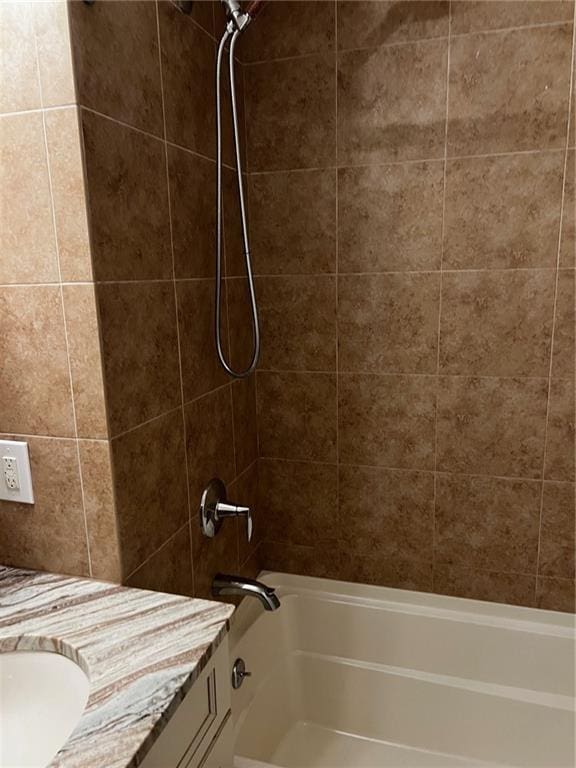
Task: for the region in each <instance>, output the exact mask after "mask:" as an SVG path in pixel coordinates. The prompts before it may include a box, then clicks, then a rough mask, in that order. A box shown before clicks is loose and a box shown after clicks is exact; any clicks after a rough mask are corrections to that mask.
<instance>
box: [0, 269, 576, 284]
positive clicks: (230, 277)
mask: <svg viewBox="0 0 576 768" xmlns="http://www.w3.org/2000/svg"><path fill="white" fill-rule="evenodd" d="M556 271H558V272H574V271H575V270H574V267H559V268H558V269H557V268H556V267H546V266H537V267H511V268H509V269H508V268H506V267H494V268H478V269H442V270H440V269H403V270H380V271H377V272H374V271H372V272H273V273H264V272H261V273H258V272H255V273H254V277H255V278H258V279H267V280H268V279H272V278H275V279H280V278H285V279H289V278H296V277H302V278H304V277H323V278H332V279H333V278H334V277H343V278H345V277H378V276H385V275H439V274H440V273H441V272H442V274H461V273H482V274H483V273H513V272H556ZM245 279H246V277H245V275H228V276H224V277H223V280H245ZM172 282H176V283H177V284H178V283H213V282H214V277H176V278H175V279H173V278H171V277H161V278H143V279H128V280H94V281H90V280H63V281H62V282H60V281H57V280H56V281H53V282H40V283H35V282H29V283H0V288H50V287H58V286H60V285H62V286H67V285H70V286H76V285H94V286H100V285H134V284H137V285H139V284H143V285H149V284H162V283H172Z"/></svg>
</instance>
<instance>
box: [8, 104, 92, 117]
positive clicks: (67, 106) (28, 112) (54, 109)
mask: <svg viewBox="0 0 576 768" xmlns="http://www.w3.org/2000/svg"><path fill="white" fill-rule="evenodd" d="M77 106H78V105H77V104H76V103H75V102H71V103H68V102H67V103H66V104H53V105H52V106H50V107H44V106H41V107H34V108H33V109H16V110H14V111H13V112H1V113H0V119H1V118H3V117H19V116H20V115H34V114H41V113H42V112H57V111H58V110H60V109H62V110H64V109H70V108H71V107H77Z"/></svg>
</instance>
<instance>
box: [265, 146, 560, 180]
mask: <svg viewBox="0 0 576 768" xmlns="http://www.w3.org/2000/svg"><path fill="white" fill-rule="evenodd" d="M563 151H564V147H563V146H561V147H542V148H538V147H536V148H534V149H519V150H513V151H510V152H484V153H476V154H469V155H448V157H447V160H448V162H449V163H451V162H454V161H459V160H482V159H490V158H495V157H496V158H497V157H503V158H505V157H516V156H522V155H543V154H551V153H554V152H563ZM443 162H444V155H442V156H441V157H420V158H407V159H404V160H381V161H380V162H378V161H375V162H371V163H336V164H334V163H332V164H328V165H322V166H320V165H318V166H309V167H303V168H275V169H273V170H267V171H251V174H252V175H254V176H271V175H274V174H282V173H311V172H319V171H329V170H333V169H334V168H336V169H337V170H346V169H354V168H386V167H388V166H391V167H394V166H398V165H424V164H428V163H443Z"/></svg>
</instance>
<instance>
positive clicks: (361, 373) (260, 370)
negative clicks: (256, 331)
mask: <svg viewBox="0 0 576 768" xmlns="http://www.w3.org/2000/svg"><path fill="white" fill-rule="evenodd" d="M258 373H267V374H268V373H282V374H294V375H298V374H307V375H310V376H318V375H322V376H371V377H377V376H378V377H381V378H394V377H397V378H400V377H402V378H408V377H414V378H427V379H437V380H439V381H440V380H443V379H478V380H488V381H493V380H502V381H517V380H520V381H540V382H544V381H548V376H520V375H517V374H514V375H511V376H501V375H490V374H487V375H486V374H481V375H480V374H475V373H472V374H470V373H439V374H437V373H435V372H432V373H413V372H407V371H366V370H360V369H358V370H339V371H337V370H336V369H332V370H328V369H321V370H311V369H308V368H258ZM554 380H562V381H566V382H570V381H572V379H571V378H570V377H566V376H555V377H554Z"/></svg>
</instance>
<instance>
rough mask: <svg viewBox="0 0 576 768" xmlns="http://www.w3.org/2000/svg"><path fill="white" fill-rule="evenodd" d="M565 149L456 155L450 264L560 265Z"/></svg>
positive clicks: (450, 183)
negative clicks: (474, 155)
mask: <svg viewBox="0 0 576 768" xmlns="http://www.w3.org/2000/svg"><path fill="white" fill-rule="evenodd" d="M563 173H564V152H562V151H559V152H546V153H544V152H542V153H535V154H527V155H506V156H502V157H477V158H466V159H464V160H451V161H449V162H448V165H447V173H446V214H445V228H444V257H443V265H444V268H445V269H497V268H510V269H514V268H524V267H554V266H556V256H557V249H558V228H559V225H560V207H561V206H560V200H561V197H562V176H563Z"/></svg>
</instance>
